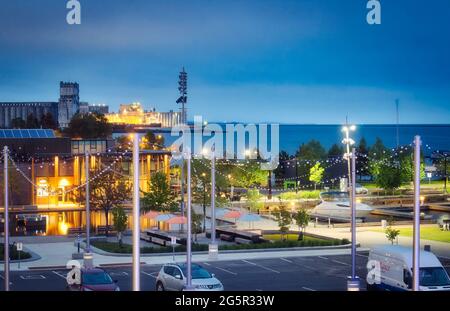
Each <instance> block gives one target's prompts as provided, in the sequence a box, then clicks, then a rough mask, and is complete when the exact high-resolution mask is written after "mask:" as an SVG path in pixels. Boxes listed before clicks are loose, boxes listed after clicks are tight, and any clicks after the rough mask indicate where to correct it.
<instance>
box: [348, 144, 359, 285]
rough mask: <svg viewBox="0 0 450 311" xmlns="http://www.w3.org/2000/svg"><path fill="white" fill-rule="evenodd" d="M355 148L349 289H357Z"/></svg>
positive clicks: (354, 157) (354, 155)
mask: <svg viewBox="0 0 450 311" xmlns="http://www.w3.org/2000/svg"><path fill="white" fill-rule="evenodd" d="M355 181H356V150H355V148H353V149H352V183H351V192H352V195H351V200H352V202H351V209H352V211H351V217H352V220H351V221H352V275H351V280H349V282H348V285H347V288H348V290H349V291H359V278H358V277H357V276H356V187H355Z"/></svg>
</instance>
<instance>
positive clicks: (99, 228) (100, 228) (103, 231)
mask: <svg viewBox="0 0 450 311" xmlns="http://www.w3.org/2000/svg"><path fill="white" fill-rule="evenodd" d="M106 228H108V233H112V232H114V227H113V226H108V227H106V226H97V230H96V233H97V234H100V235H101V234H106Z"/></svg>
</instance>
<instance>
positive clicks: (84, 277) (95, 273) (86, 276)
mask: <svg viewBox="0 0 450 311" xmlns="http://www.w3.org/2000/svg"><path fill="white" fill-rule="evenodd" d="M68 290H70V291H120V288H119V286H118V285H117V281H115V280H113V279H112V278H111V276H110V275H109V274H108V273H107V272H106V271H105V270H103V269H101V268H90V269H86V268H81V284H80V285H70V286H68Z"/></svg>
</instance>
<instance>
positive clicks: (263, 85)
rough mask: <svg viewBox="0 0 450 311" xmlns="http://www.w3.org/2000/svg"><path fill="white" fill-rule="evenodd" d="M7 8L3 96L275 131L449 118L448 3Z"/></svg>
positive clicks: (51, 0)
mask: <svg viewBox="0 0 450 311" xmlns="http://www.w3.org/2000/svg"><path fill="white" fill-rule="evenodd" d="M80 2H81V6H82V17H81V18H82V23H81V25H75V26H74V25H68V24H67V23H66V14H67V12H68V10H67V9H66V1H65V0H0V101H35V100H36V101H56V100H57V98H58V96H59V94H58V92H59V90H58V87H59V81H61V80H62V81H77V82H79V83H80V97H81V100H82V101H88V102H90V103H92V104H95V103H105V104H108V105H110V110H112V111H116V110H117V109H118V106H119V104H121V103H130V102H133V101H140V102H141V103H142V104H143V105H144V107H145V108H146V109H151V108H153V107H156V109H157V110H161V111H167V110H169V109H173V110H177V109H178V106H177V104H176V103H175V100H176V99H177V96H178V94H177V79H178V72H179V71H180V69H181V68H182V67H183V66H185V68H186V71H187V72H188V74H189V103H188V107H189V111H188V113H189V116H190V118H192V117H193V114H194V113H195V114H197V115H202V116H203V117H204V118H205V119H208V120H210V121H246V122H262V121H269V122H280V123H332V124H339V123H343V122H345V117H346V115H348V117H349V120H350V122H353V123H366V124H367V123H394V122H395V100H396V99H397V98H398V99H399V100H400V121H401V123H450V122H449V120H450V1H448V0H428V1H425V0H421V1H419V0H417V1H411V0H409V1H408V0H395V1H393V0H390V1H381V2H382V24H381V25H377V26H371V25H368V24H367V23H366V14H367V11H368V10H367V9H366V3H367V1H366V0H345V1H343V0H296V1H289V0H282V1H281V0H272V1H266V0H245V1H242V0H227V1H225V0H223V1H222V0H221V1H219V0H209V1H206V0H203V1H196V0H184V1H177V0H161V1H153V0H134V1H133V0H127V1H124V0H109V1H95V0H80Z"/></svg>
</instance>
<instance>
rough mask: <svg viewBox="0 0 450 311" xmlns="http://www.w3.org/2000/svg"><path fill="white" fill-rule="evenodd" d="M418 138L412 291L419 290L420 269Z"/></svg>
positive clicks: (416, 143) (418, 142)
mask: <svg viewBox="0 0 450 311" xmlns="http://www.w3.org/2000/svg"><path fill="white" fill-rule="evenodd" d="M421 144H422V142H421V140H420V136H416V137H415V138H414V228H413V290H414V291H418V290H420V288H419V267H420V256H419V254H420V146H421Z"/></svg>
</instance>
